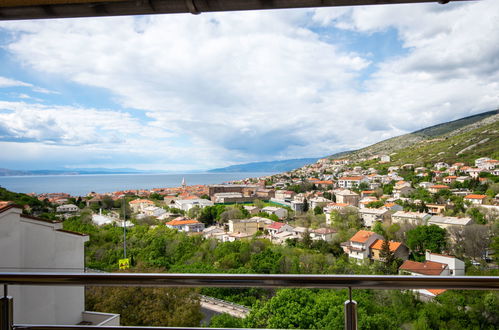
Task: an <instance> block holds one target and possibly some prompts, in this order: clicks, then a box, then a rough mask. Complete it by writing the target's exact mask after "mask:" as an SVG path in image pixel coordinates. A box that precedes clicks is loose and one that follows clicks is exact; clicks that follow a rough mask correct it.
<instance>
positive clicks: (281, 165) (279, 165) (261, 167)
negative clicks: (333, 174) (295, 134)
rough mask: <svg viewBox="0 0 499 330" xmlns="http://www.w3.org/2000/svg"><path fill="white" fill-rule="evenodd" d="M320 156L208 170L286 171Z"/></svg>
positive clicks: (223, 171)
mask: <svg viewBox="0 0 499 330" xmlns="http://www.w3.org/2000/svg"><path fill="white" fill-rule="evenodd" d="M317 160H319V158H300V159H286V160H276V161H270V162H255V163H248V164H239V165H232V166H228V167H224V168H216V169H213V170H209V171H208V172H222V173H226V172H286V171H290V170H293V169H295V168H298V167H302V166H304V165H307V164H310V163H315V162H316V161H317Z"/></svg>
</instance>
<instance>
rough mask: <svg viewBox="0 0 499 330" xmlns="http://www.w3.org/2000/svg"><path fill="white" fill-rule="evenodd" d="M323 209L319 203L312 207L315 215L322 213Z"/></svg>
mask: <svg viewBox="0 0 499 330" xmlns="http://www.w3.org/2000/svg"><path fill="white" fill-rule="evenodd" d="M323 213H324V211H323V210H322V207H320V206H319V205H317V206H316V207H314V214H315V215H318V214H323Z"/></svg>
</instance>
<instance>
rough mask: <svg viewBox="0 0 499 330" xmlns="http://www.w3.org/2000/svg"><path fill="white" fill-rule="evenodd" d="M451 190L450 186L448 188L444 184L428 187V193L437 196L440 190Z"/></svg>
mask: <svg viewBox="0 0 499 330" xmlns="http://www.w3.org/2000/svg"><path fill="white" fill-rule="evenodd" d="M449 188H450V187H449V186H446V185H444V184H435V185H433V186H430V187H428V191H429V192H431V193H432V194H436V193H437V192H439V191H440V190H443V189H449Z"/></svg>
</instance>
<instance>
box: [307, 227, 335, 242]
mask: <svg viewBox="0 0 499 330" xmlns="http://www.w3.org/2000/svg"><path fill="white" fill-rule="evenodd" d="M336 234H337V231H336V230H334V229H332V228H319V229H314V230H311V231H310V238H312V240H313V241H317V240H322V241H326V242H331V241H332V240H333V238H334V236H336Z"/></svg>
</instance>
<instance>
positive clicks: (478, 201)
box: [464, 194, 487, 205]
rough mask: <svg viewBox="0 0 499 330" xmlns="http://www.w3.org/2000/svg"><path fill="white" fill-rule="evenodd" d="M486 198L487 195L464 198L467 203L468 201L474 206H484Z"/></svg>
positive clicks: (472, 195)
mask: <svg viewBox="0 0 499 330" xmlns="http://www.w3.org/2000/svg"><path fill="white" fill-rule="evenodd" d="M485 198H487V195H477V194H470V195H466V196H464V200H465V201H468V202H470V203H471V204H474V205H482V204H483V201H484V200H485Z"/></svg>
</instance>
